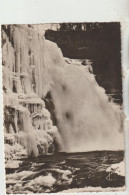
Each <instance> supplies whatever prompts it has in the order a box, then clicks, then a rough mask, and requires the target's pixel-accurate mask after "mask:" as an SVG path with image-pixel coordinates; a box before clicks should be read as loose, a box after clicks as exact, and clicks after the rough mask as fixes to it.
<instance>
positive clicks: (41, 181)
mask: <svg viewBox="0 0 129 195" xmlns="http://www.w3.org/2000/svg"><path fill="white" fill-rule="evenodd" d="M55 182H56V179H55V178H54V177H53V176H52V174H51V173H49V174H48V175H46V176H39V177H37V178H35V179H33V180H31V181H30V182H29V183H28V186H33V187H34V186H37V185H43V186H47V187H51V186H53V184H54V183H55Z"/></svg>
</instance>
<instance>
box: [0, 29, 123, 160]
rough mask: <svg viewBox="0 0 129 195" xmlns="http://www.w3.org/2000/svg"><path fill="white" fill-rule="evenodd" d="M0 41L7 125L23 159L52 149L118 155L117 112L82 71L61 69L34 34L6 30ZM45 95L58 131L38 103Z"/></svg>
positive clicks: (57, 56) (48, 45)
mask: <svg viewBox="0 0 129 195" xmlns="http://www.w3.org/2000/svg"><path fill="white" fill-rule="evenodd" d="M8 36H10V37H8ZM3 39H4V40H5V43H4V45H3V50H2V52H3V85H4V88H5V90H4V105H5V106H8V107H13V109H14V120H13V121H12V119H11V121H10V123H11V124H13V126H15V129H16V130H15V131H16V132H15V133H16V135H15V137H17V139H18V142H19V143H20V144H21V145H22V146H24V147H25V148H26V149H27V152H28V154H31V153H33V154H34V155H35V156H37V155H38V154H39V153H41V154H47V153H48V150H49V147H50V146H51V145H52V144H53V143H56V144H57V145H58V146H59V147H58V148H60V149H61V150H62V148H63V150H64V151H67V152H80V151H89V150H110V149H111V150H118V149H123V147H124V142H123V133H122V132H123V129H122V125H121V119H122V112H121V110H120V108H118V107H117V106H116V105H114V104H113V103H109V102H108V97H107V95H106V94H105V91H104V89H103V88H101V87H100V86H99V85H98V84H97V82H96V80H95V78H94V75H93V74H91V73H90V72H89V71H88V69H87V67H84V66H81V65H80V64H79V63H75V62H76V61H74V63H70V64H68V63H66V62H65V60H64V57H63V55H62V52H61V50H60V49H59V48H58V47H57V45H56V44H55V43H53V42H51V41H47V40H45V39H44V37H42V36H40V35H39V34H38V33H37V32H36V31H34V30H33V29H30V28H27V27H24V26H22V27H21V26H11V28H10V35H7V33H5V32H3ZM10 40H12V41H10ZM48 92H50V93H51V95H52V99H53V102H54V106H55V114H56V118H57V121H58V124H57V127H55V126H53V124H52V121H51V116H50V113H49V112H48V111H47V109H46V108H45V103H44V101H43V99H44V98H45V97H46V94H47V93H48ZM8 120H10V119H9V117H8ZM5 122H7V123H8V122H9V121H5ZM58 130H59V132H58ZM7 131H9V130H8V129H7ZM21 132H22V133H21Z"/></svg>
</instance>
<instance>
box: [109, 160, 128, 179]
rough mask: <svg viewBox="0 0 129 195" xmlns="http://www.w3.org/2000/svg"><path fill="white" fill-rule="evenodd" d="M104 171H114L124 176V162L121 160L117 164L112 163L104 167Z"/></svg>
mask: <svg viewBox="0 0 129 195" xmlns="http://www.w3.org/2000/svg"><path fill="white" fill-rule="evenodd" d="M106 172H109V173H111V174H112V173H116V174H117V175H120V176H124V177H125V162H124V161H122V162H120V163H117V164H112V165H111V166H110V167H108V168H107V169H106Z"/></svg>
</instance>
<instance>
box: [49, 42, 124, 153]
mask: <svg viewBox="0 0 129 195" xmlns="http://www.w3.org/2000/svg"><path fill="white" fill-rule="evenodd" d="M51 45H52V44H51ZM50 48H52V49H51V53H53V51H54V50H56V51H57V49H56V47H55V48H53V47H49V50H50ZM58 53H59V54H60V51H59V52H58ZM59 54H58V56H57V55H56V56H55V57H53V61H54V60H55V61H58V63H55V64H54V66H52V65H51V64H49V65H50V67H49V69H50V74H51V78H52V81H53V83H54V84H53V85H52V88H51V93H52V97H53V100H54V104H55V109H56V117H57V120H58V128H59V130H60V133H61V135H62V137H63V142H64V146H65V150H66V151H68V152H77V151H79V152H80V151H90V150H117V149H123V148H124V141H123V127H122V118H123V113H122V111H121V110H120V107H119V106H118V105H115V104H114V103H111V102H109V100H108V96H107V95H106V93H105V90H104V89H103V88H102V87H100V86H99V85H98V84H97V82H96V80H95V77H94V75H93V74H91V73H90V72H89V71H88V69H87V67H84V66H81V65H79V63H75V60H74V61H73V63H71V64H67V63H65V62H62V61H61V59H62V54H60V55H59ZM52 56H53V55H52Z"/></svg>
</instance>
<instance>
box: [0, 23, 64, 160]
mask: <svg viewBox="0 0 129 195" xmlns="http://www.w3.org/2000/svg"><path fill="white" fill-rule="evenodd" d="M50 44H51V49H52V52H53V55H52V53H51V50H50V48H49V47H48V46H49V45H50ZM54 47H57V46H56V44H54V43H52V42H49V41H46V40H45V39H44V37H43V36H41V35H39V33H38V32H36V31H35V30H34V29H32V28H29V27H27V26H26V25H22V26H20V25H7V26H5V25H4V26H2V65H3V66H2V70H3V99H4V128H5V158H6V159H11V158H21V157H22V156H23V157H24V156H28V155H31V156H38V155H39V154H47V153H49V152H50V153H52V152H54V150H55V148H58V149H59V148H60V139H61V138H60V135H59V133H58V129H57V127H56V126H53V123H52V120H51V115H50V113H49V111H48V110H47V109H46V108H45V102H44V100H43V99H44V98H45V96H46V95H47V93H48V92H49V91H50V88H51V85H52V82H51V78H50V74H49V73H48V72H49V65H50V66H51V65H53V63H54V60H55V61H56V56H57V55H58V52H59V53H60V50H59V49H58V48H56V53H54V49H53V48H54Z"/></svg>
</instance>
